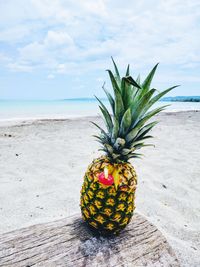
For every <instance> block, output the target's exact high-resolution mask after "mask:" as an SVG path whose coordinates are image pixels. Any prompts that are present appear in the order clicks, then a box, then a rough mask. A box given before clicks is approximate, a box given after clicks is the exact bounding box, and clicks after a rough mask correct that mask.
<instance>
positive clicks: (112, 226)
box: [80, 157, 137, 235]
mask: <svg viewBox="0 0 200 267" xmlns="http://www.w3.org/2000/svg"><path fill="white" fill-rule="evenodd" d="M105 167H107V168H108V170H109V174H112V173H113V172H114V171H115V170H116V169H117V170H118V173H119V185H118V187H117V189H116V187H115V185H114V184H113V185H109V186H107V185H103V184H101V183H100V182H99V181H98V175H99V173H101V172H103V170H104V168H105ZM136 185H137V175H136V172H135V169H134V167H133V166H132V165H131V164H130V163H129V162H123V163H115V164H112V163H111V162H110V161H109V159H108V158H107V157H100V158H97V159H95V160H93V162H92V163H91V164H90V165H89V167H88V169H87V171H86V173H85V176H84V182H83V185H82V189H81V199H80V206H81V213H82V217H83V220H84V221H85V222H86V223H87V224H88V225H89V226H90V227H91V228H92V229H93V230H94V231H95V232H97V233H99V234H102V235H110V234H118V233H119V232H120V231H121V230H122V229H124V228H125V227H126V225H127V224H128V223H129V222H130V220H131V218H132V216H133V211H134V209H135V190H136Z"/></svg>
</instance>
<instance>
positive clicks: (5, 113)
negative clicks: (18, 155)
mask: <svg viewBox="0 0 200 267" xmlns="http://www.w3.org/2000/svg"><path fill="white" fill-rule="evenodd" d="M103 102H104V103H105V105H108V102H107V101H105V100H104V101H103ZM165 104H170V105H171V106H170V107H167V109H166V111H181V110H200V102H197V103H195V102H165V101H160V102H158V103H156V105H155V107H156V106H161V105H165ZM99 113H100V112H99V109H98V103H97V101H96V100H95V99H68V100H0V120H7V119H27V118H67V117H77V116H78V117H79V116H95V115H97V114H99Z"/></svg>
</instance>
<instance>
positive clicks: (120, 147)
mask: <svg viewBox="0 0 200 267" xmlns="http://www.w3.org/2000/svg"><path fill="white" fill-rule="evenodd" d="M112 62H113V65H114V74H113V72H112V71H111V70H107V71H108V74H109V77H110V80H111V84H112V87H113V96H112V95H111V94H110V93H109V92H108V91H107V90H106V89H105V87H104V85H103V90H104V92H105V94H106V96H107V99H108V101H109V103H110V107H111V112H109V111H108V109H107V108H106V106H105V105H104V104H103V103H102V101H101V100H100V99H99V98H98V97H96V96H95V97H96V99H97V100H98V102H99V108H100V110H101V113H102V115H103V118H104V121H105V125H106V130H104V129H103V128H101V127H100V126H99V125H97V124H96V123H94V122H92V123H93V124H94V125H95V126H96V127H98V129H99V130H100V134H99V135H98V136H97V135H94V137H95V138H96V139H97V141H98V142H100V144H101V148H100V149H99V150H102V151H104V152H105V153H106V156H107V157H108V158H109V160H110V161H111V162H113V163H119V162H127V161H128V160H129V159H131V158H140V157H141V156H142V154H140V153H135V151H136V150H138V149H140V148H142V147H144V146H152V144H146V143H145V141H146V140H147V139H149V138H152V136H151V135H149V132H150V130H151V129H152V128H153V127H154V126H155V125H156V124H157V123H158V121H151V122H150V123H147V122H148V121H149V120H150V119H151V118H152V117H154V116H155V115H156V114H158V113H159V112H161V111H162V110H164V109H165V108H166V107H167V106H168V105H165V106H161V107H158V108H155V109H151V107H152V106H153V104H155V103H156V102H157V101H158V100H159V99H160V98H161V97H162V96H164V95H165V94H167V93H168V92H170V91H171V90H172V89H174V88H175V87H177V86H178V85H176V86H173V87H170V88H168V89H166V90H164V91H162V92H158V90H156V89H154V88H151V82H152V79H153V77H154V74H155V71H156V69H157V66H158V64H156V65H155V67H154V68H153V69H152V70H151V71H150V73H149V74H148V76H147V77H146V79H145V80H144V81H143V82H140V76H138V78H137V79H136V80H134V79H133V78H132V76H130V73H129V71H130V68H129V65H128V67H127V70H126V74H125V76H124V77H122V78H121V76H120V73H119V70H118V67H117V65H116V63H115V62H114V60H113V58H112ZM156 92H157V94H156Z"/></svg>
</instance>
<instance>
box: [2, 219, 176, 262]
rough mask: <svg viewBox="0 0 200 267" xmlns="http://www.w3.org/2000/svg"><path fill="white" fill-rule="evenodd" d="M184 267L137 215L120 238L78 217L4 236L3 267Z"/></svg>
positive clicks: (162, 238) (145, 221) (165, 243)
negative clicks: (99, 233)
mask: <svg viewBox="0 0 200 267" xmlns="http://www.w3.org/2000/svg"><path fill="white" fill-rule="evenodd" d="M8 266H9V267H32V266H34V267H37V266H38V267H39V266H41V267H62V266H63V267H66V266H67V267H85V266H88V267H98V266H105V267H111V266H113V267H122V266H123V267H132V266H134V267H139V266H149V267H150V266H156V267H157V266H164V267H168V266H173V267H178V266H180V265H179V263H178V260H177V258H176V256H175V254H174V252H173V251H172V249H171V247H170V246H169V244H168V243H167V240H166V239H165V237H164V236H163V235H162V234H161V232H160V231H159V230H158V229H157V228H156V227H155V226H154V225H152V224H151V223H149V222H148V221H147V220H146V219H145V218H144V217H142V216H141V215H139V214H135V215H134V216H133V219H132V221H131V223H130V224H129V225H128V226H127V227H126V229H125V230H124V231H123V232H121V234H120V235H119V236H117V237H100V236H95V235H94V233H93V232H91V231H90V230H89V229H88V228H87V226H86V225H85V223H84V222H83V221H82V219H81V218H80V217H79V216H78V215H77V216H73V217H69V218H66V219H62V220H59V221H55V222H51V223H45V224H39V225H34V226H31V227H27V228H24V229H20V230H16V231H12V232H9V233H5V234H3V235H0V267H8Z"/></svg>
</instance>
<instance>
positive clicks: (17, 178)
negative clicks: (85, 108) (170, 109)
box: [0, 112, 200, 267]
mask: <svg viewBox="0 0 200 267" xmlns="http://www.w3.org/2000/svg"><path fill="white" fill-rule="evenodd" d="M158 118H159V120H160V124H159V125H158V126H157V127H156V128H155V129H154V130H153V134H154V135H155V139H154V140H153V142H154V144H155V145H156V147H155V148H151V147H150V148H146V149H144V150H143V152H144V153H145V155H146V156H145V158H144V159H143V160H136V161H135V162H134V165H135V167H136V170H137V172H138V175H139V184H138V189H137V200H136V201H137V203H136V205H137V211H138V212H140V213H142V214H143V215H145V216H146V217H147V218H148V219H149V220H150V221H152V222H153V223H154V224H155V225H156V226H157V227H158V228H159V229H160V230H161V231H162V232H163V234H164V235H165V236H166V237H167V239H168V240H169V242H170V244H171V245H172V247H173V248H174V250H175V252H176V254H177V256H178V258H179V260H180V262H181V263H182V266H190V267H194V266H196V267H197V266H200V144H199V142H200V112H180V113H163V114H161V115H159V117H158ZM92 119H93V120H95V121H99V120H100V119H99V118H92ZM89 120H91V118H82V119H73V120H72V119H70V120H69V119H68V120H44V121H27V122H24V123H19V124H18V125H15V126H13V125H12V126H8V125H7V126H5V125H0V232H1V233H3V232H6V231H10V230H14V229H17V228H21V227H24V226H28V225H32V224H36V223H41V222H47V221H51V220H55V219H59V218H63V217H66V216H68V215H72V214H74V213H78V212H80V210H79V191H80V188H81V184H82V177H83V174H84V171H85V170H86V168H87V165H88V164H89V163H90V162H91V160H92V159H93V158H94V157H96V156H97V155H98V152H97V148H98V143H96V142H95V141H94V140H93V138H92V137H91V135H92V134H94V133H96V132H97V130H96V128H95V127H94V126H92V125H91V124H90V123H89ZM9 135H11V136H10V137H9Z"/></svg>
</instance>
